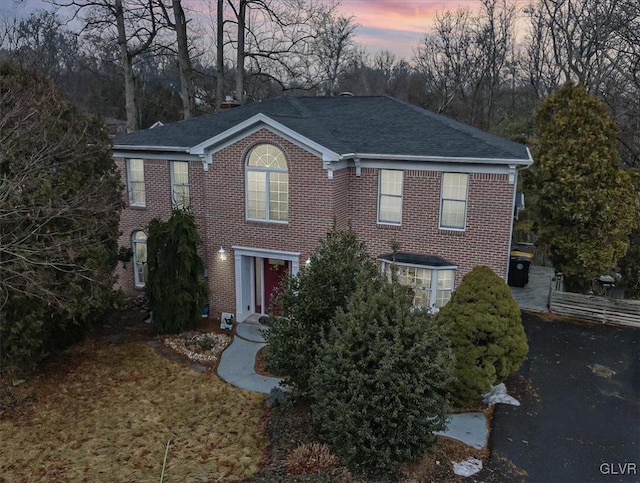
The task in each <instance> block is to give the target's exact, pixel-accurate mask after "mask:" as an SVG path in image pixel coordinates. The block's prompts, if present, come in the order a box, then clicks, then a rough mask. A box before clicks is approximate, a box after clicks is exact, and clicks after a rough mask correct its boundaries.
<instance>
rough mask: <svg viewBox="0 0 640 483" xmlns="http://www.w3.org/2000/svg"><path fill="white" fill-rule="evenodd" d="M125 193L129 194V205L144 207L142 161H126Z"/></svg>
mask: <svg viewBox="0 0 640 483" xmlns="http://www.w3.org/2000/svg"><path fill="white" fill-rule="evenodd" d="M127 191H128V192H129V205H131V206H145V203H146V198H145V189H144V161H143V160H142V159H127Z"/></svg>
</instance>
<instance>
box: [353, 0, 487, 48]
mask: <svg viewBox="0 0 640 483" xmlns="http://www.w3.org/2000/svg"><path fill="white" fill-rule="evenodd" d="M341 3H342V7H341V10H342V11H343V12H344V13H345V14H347V15H353V16H354V17H355V21H356V23H357V24H359V25H360V28H359V29H358V31H357V40H358V42H360V43H361V44H363V45H364V46H365V47H366V48H367V50H368V51H370V52H377V51H379V50H390V51H391V52H393V53H395V54H396V55H398V56H400V57H405V58H406V59H409V58H410V57H411V56H412V49H413V47H415V46H416V45H417V44H418V43H419V42H420V41H421V40H422V39H423V37H424V35H425V33H426V32H427V30H428V29H429V27H430V26H431V25H432V23H433V20H434V18H435V15H436V13H437V12H438V11H443V10H445V9H450V10H454V9H456V8H459V7H468V8H470V9H472V10H473V9H477V8H478V6H479V5H480V0H448V1H446V0H445V1H442V0H439V1H438V0H342V2H341Z"/></svg>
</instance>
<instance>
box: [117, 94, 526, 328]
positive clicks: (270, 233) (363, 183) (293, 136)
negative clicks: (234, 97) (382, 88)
mask: <svg viewBox="0 0 640 483" xmlns="http://www.w3.org/2000/svg"><path fill="white" fill-rule="evenodd" d="M114 156H115V158H116V160H117V163H118V165H119V166H120V168H121V170H122V174H123V179H124V182H125V183H126V187H127V190H126V198H127V199H126V202H127V207H126V209H125V210H124V211H123V214H122V220H121V231H122V236H121V239H120V244H121V245H123V246H131V247H132V248H133V252H134V255H133V263H132V265H128V266H127V267H126V268H124V267H120V268H119V280H120V285H121V287H122V288H123V289H124V290H125V291H126V292H128V293H129V294H135V293H136V290H139V289H140V288H142V287H143V286H144V276H145V271H144V264H145V261H146V234H145V231H144V230H145V226H146V225H147V223H148V222H149V221H150V220H151V219H152V218H154V217H161V218H165V219H166V218H168V216H169V215H170V212H171V208H172V205H174V206H175V205H178V206H181V205H184V204H188V205H189V206H190V208H191V209H192V210H193V213H194V214H195V218H196V221H197V223H198V226H199V229H200V233H201V237H202V241H203V251H202V253H203V257H204V260H205V264H206V266H207V273H206V276H207V282H208V285H209V290H210V304H211V306H212V310H213V313H214V314H216V315H218V314H220V313H221V312H231V313H234V314H236V318H237V320H238V321H243V320H244V319H245V318H246V317H247V316H249V315H250V314H253V313H265V312H266V311H267V310H268V309H269V302H270V295H271V294H272V292H273V289H274V288H275V287H276V286H277V284H278V283H279V280H280V279H281V277H282V275H283V274H284V273H286V271H287V270H291V271H292V272H293V273H297V272H298V270H300V268H301V267H302V266H304V264H305V263H307V261H308V260H309V258H310V256H311V255H312V254H313V253H314V252H315V249H316V247H317V245H318V242H319V240H321V239H322V238H324V237H325V236H326V234H327V233H328V232H329V231H330V230H331V227H332V226H333V224H334V223H336V225H337V227H338V228H346V227H347V226H348V224H351V226H352V227H353V229H354V231H355V232H356V233H357V234H358V236H359V237H360V239H361V240H363V241H364V243H365V244H366V246H367V248H368V251H369V253H370V255H371V256H373V257H376V258H377V259H378V260H380V263H381V269H382V270H388V267H389V261H390V255H389V253H390V252H391V248H390V247H391V242H392V241H397V242H398V243H399V244H400V253H399V254H398V255H397V258H396V262H397V264H398V265H399V266H400V273H401V280H402V281H403V283H407V284H411V285H413V286H414V287H415V288H416V300H415V303H416V304H419V305H422V306H433V305H435V306H441V305H443V304H445V303H446V302H447V301H448V300H449V297H450V295H451V292H452V291H453V290H454V289H455V287H456V286H457V285H458V284H459V283H460V281H461V279H462V277H463V276H464V275H465V274H466V273H467V272H468V271H469V270H471V269H472V268H473V267H474V266H476V265H480V264H482V265H488V266H489V267H491V268H492V269H493V270H494V271H495V272H496V273H498V274H499V275H501V276H504V277H505V278H506V276H507V269H508V259H509V247H510V240H511V232H512V227H513V212H514V199H515V194H516V183H517V176H518V169H519V168H522V167H526V166H529V165H530V164H531V163H532V159H531V156H530V154H529V151H528V149H527V148H526V147H525V146H522V145H520V144H516V143H513V142H510V141H508V140H506V139H503V138H500V137H497V136H494V135H491V134H488V133H485V132H482V131H480V130H478V129H475V128H472V127H470V126H467V125H464V124H461V123H458V122H455V121H453V120H451V119H448V118H446V117H443V116H440V115H437V114H434V113H432V112H429V111H425V110H423V109H420V108H418V107H415V106H412V105H409V104H406V103H404V102H401V101H398V100H396V99H393V98H390V97H299V98H296V97H281V98H278V99H273V100H270V101H266V102H262V103H259V104H254V105H249V106H244V107H240V108H236V109H232V110H227V111H222V112H219V113H215V114H211V115H208V116H203V117H199V118H195V119H190V120H186V121H181V122H176V123H173V124H167V125H164V126H159V127H155V128H153V129H148V130H144V131H138V132H135V133H132V134H128V135H124V136H120V137H118V138H116V140H115V147H114Z"/></svg>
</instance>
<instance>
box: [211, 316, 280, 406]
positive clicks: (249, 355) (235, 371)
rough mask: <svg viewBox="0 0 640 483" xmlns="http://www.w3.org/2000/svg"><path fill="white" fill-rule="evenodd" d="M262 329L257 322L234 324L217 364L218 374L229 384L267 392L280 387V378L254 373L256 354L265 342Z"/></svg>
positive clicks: (265, 328)
mask: <svg viewBox="0 0 640 483" xmlns="http://www.w3.org/2000/svg"><path fill="white" fill-rule="evenodd" d="M263 330H267V327H265V326H263V325H260V324H258V323H250V322H243V323H240V324H237V325H236V335H235V336H234V337H233V342H232V343H231V345H230V346H229V347H227V348H226V349H225V351H224V352H223V353H222V356H221V357H220V364H218V375H219V376H220V378H222V380H224V381H226V382H228V383H229V384H231V385H233V386H236V387H239V388H241V389H247V390H249V391H255V392H261V393H263V394H269V392H271V389H273V388H274V387H281V388H282V386H281V385H280V383H281V379H279V378H277V377H269V376H262V375H260V374H258V373H256V370H255V362H256V354H257V353H258V351H259V350H260V349H262V348H263V347H264V346H265V345H266V344H265V342H264V335H263V334H262V331H263Z"/></svg>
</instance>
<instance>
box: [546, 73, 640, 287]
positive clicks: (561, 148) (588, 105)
mask: <svg viewBox="0 0 640 483" xmlns="http://www.w3.org/2000/svg"><path fill="white" fill-rule="evenodd" d="M536 119H537V125H538V140H537V149H536V151H535V158H536V165H535V185H536V191H537V198H536V200H537V201H536V203H535V206H534V209H535V211H536V215H537V220H538V233H539V235H540V240H539V243H540V245H541V246H542V247H544V248H546V250H547V251H548V253H549V255H550V257H551V260H552V262H553V264H554V267H555V268H556V269H557V270H559V271H562V272H563V273H564V277H565V285H566V287H567V289H568V290H574V291H582V290H585V289H586V288H588V287H589V285H590V280H591V279H593V278H595V277H597V276H598V275H602V274H604V273H608V272H609V270H611V268H612V267H613V266H614V265H616V262H617V260H618V259H619V258H621V257H623V256H624V254H625V253H626V251H627V248H628V246H629V234H630V232H631V230H632V229H633V228H634V227H635V226H636V224H637V214H636V213H637V211H636V210H637V207H636V203H635V200H636V197H635V195H634V192H633V187H632V184H631V181H630V178H629V176H628V174H627V173H626V172H625V171H624V170H623V169H621V167H620V161H619V154H618V148H617V145H616V125H615V123H614V121H613V119H611V116H610V114H609V112H608V110H607V108H606V107H605V106H604V104H603V103H602V102H601V101H600V100H598V99H597V98H595V97H593V96H590V95H589V94H588V93H587V91H586V89H585V88H584V87H583V86H576V85H572V84H567V85H566V86H564V87H562V88H560V89H558V90H557V91H556V92H555V93H554V94H553V95H551V96H550V97H548V98H547V99H546V100H545V101H544V102H543V103H542V104H541V105H540V108H539V110H538V113H537V117H536Z"/></svg>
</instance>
